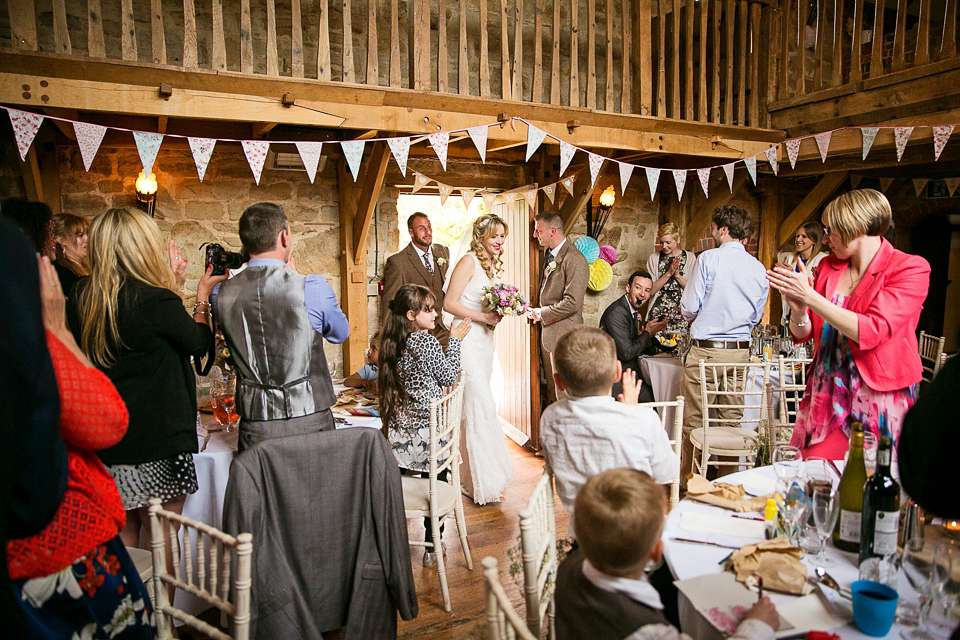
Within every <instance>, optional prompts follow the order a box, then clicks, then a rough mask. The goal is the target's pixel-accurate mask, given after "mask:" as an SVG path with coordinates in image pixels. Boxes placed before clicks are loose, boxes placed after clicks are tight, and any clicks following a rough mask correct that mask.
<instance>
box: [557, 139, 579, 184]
mask: <svg viewBox="0 0 960 640" xmlns="http://www.w3.org/2000/svg"><path fill="white" fill-rule="evenodd" d="M576 152H577V148H576V147H575V146H573V145H572V144H570V143H569V142H564V141H563V140H561V141H560V175H561V176H562V175H563V174H564V173H566V171H567V167H569V166H570V161H571V160H573V154H575V153H576Z"/></svg>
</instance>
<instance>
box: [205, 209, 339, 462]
mask: <svg viewBox="0 0 960 640" xmlns="http://www.w3.org/2000/svg"><path fill="white" fill-rule="evenodd" d="M240 241H241V242H242V243H243V248H244V249H245V250H246V251H247V253H248V254H249V255H250V262H249V263H248V265H247V268H246V269H244V270H243V271H241V272H240V273H238V274H237V275H235V276H234V277H232V278H230V279H229V280H227V281H226V282H223V283H222V284H220V285H219V286H218V288H217V290H215V291H214V296H213V304H214V314H215V315H216V318H217V322H218V324H219V326H220V328H221V329H222V330H223V336H224V338H226V342H227V346H228V347H229V348H230V353H231V355H232V357H233V360H234V363H235V364H236V367H237V397H236V405H237V413H239V414H240V442H239V448H240V450H241V451H243V450H244V449H246V448H249V447H251V446H253V445H254V444H256V443H257V442H259V441H261V440H265V439H268V438H276V437H282V436H289V435H297V434H304V433H312V432H314V431H324V430H327V429H333V428H334V421H333V414H332V413H331V412H330V407H332V406H333V404H334V403H335V401H336V397H335V395H334V393H333V384H332V381H331V380H330V370H329V369H328V367H327V358H326V356H325V355H324V353H323V341H324V339H326V340H328V341H330V342H332V343H333V344H340V343H342V342H343V341H345V340H346V339H347V336H348V335H349V333H350V330H349V326H348V324H347V318H346V316H344V315H343V312H342V311H341V310H340V307H339V306H338V305H337V298H336V296H335V295H334V293H333V290H332V289H331V288H330V285H329V284H328V283H327V281H326V279H325V278H324V277H323V276H319V275H310V276H303V275H300V274H299V273H297V272H295V271H293V270H292V269H289V268H288V267H287V262H288V261H289V260H290V254H291V251H292V250H293V236H291V234H290V224H289V222H288V221H287V216H286V215H285V214H284V212H283V209H281V208H280V207H279V206H277V205H275V204H272V203H269V202H261V203H259V204H255V205H252V206H250V207H248V208H247V210H246V211H244V212H243V215H242V216H241V217H240Z"/></svg>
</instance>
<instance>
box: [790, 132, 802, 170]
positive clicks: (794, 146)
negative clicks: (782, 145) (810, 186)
mask: <svg viewBox="0 0 960 640" xmlns="http://www.w3.org/2000/svg"><path fill="white" fill-rule="evenodd" d="M799 155H800V138H797V139H795V140H787V158H789V159H790V168H791V169H796V168H797V156H799Z"/></svg>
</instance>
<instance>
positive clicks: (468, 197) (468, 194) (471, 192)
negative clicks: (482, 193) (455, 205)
mask: <svg viewBox="0 0 960 640" xmlns="http://www.w3.org/2000/svg"><path fill="white" fill-rule="evenodd" d="M475 195H477V190H476V189H460V197H461V198H463V208H464V209H469V208H470V203H471V202H473V197H474V196H475Z"/></svg>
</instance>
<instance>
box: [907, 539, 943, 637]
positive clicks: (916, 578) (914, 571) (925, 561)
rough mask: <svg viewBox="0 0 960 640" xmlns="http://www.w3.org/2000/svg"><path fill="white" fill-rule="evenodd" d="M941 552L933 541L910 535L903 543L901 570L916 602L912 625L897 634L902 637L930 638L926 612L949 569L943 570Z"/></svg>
mask: <svg viewBox="0 0 960 640" xmlns="http://www.w3.org/2000/svg"><path fill="white" fill-rule="evenodd" d="M941 553H942V551H941V550H940V545H939V544H938V543H937V542H935V541H932V540H925V539H924V538H919V537H917V538H913V539H912V540H910V541H908V542H907V543H906V544H904V545H903V553H902V555H901V557H900V560H901V566H902V567H903V573H904V575H906V576H907V582H909V583H910V586H911V587H913V590H914V591H915V592H916V594H917V600H919V602H920V606H919V612H918V615H917V626H916V628H915V629H913V630H911V631H908V630H906V629H905V630H903V631H901V632H900V636H901V637H902V638H905V639H906V640H933V638H934V636H933V635H931V634H930V631H929V629H927V620H926V618H927V613H928V612H929V611H930V606H931V605H932V604H933V601H934V599H935V598H936V596H937V594H938V593H939V592H940V589H941V588H942V586H943V584H944V583H945V582H946V580H947V578H948V576H949V569H947V570H946V571H944V564H943V561H942V560H941V559H940V557H939V556H940V554H941Z"/></svg>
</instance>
